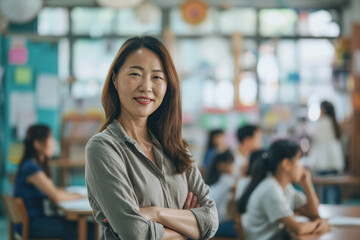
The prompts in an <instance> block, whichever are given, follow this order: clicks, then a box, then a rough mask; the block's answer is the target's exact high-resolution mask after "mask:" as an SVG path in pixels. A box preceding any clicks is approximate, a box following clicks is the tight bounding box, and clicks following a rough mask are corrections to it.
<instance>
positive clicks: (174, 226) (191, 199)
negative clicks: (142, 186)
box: [104, 192, 200, 240]
mask: <svg viewBox="0 0 360 240" xmlns="http://www.w3.org/2000/svg"><path fill="white" fill-rule="evenodd" d="M198 207H200V205H199V204H198V203H197V196H196V195H194V194H193V193H192V192H189V193H188V196H187V199H186V201H185V204H184V207H183V209H170V208H161V207H145V208H140V212H141V214H142V215H143V216H144V217H145V218H146V219H148V220H151V221H155V222H157V223H160V224H162V225H163V226H164V227H165V232H164V236H163V238H162V239H163V240H167V239H174V240H177V239H181V240H182V239H187V238H188V237H189V238H192V239H199V238H200V229H199V226H198V224H197V221H196V218H195V216H194V214H193V213H192V212H191V211H189V209H191V208H198ZM104 222H105V223H107V222H108V220H107V219H104Z"/></svg>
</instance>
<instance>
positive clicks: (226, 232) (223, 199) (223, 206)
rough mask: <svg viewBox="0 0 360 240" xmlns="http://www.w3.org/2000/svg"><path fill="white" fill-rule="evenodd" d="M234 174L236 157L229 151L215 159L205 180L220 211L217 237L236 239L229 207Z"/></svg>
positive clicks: (219, 154)
mask: <svg viewBox="0 0 360 240" xmlns="http://www.w3.org/2000/svg"><path fill="white" fill-rule="evenodd" d="M233 173H234V156H233V154H232V153H231V151H229V150H227V151H225V152H222V153H218V154H217V155H216V156H215V157H214V159H213V161H212V163H211V165H210V169H209V172H208V175H207V178H206V180H205V182H206V184H208V185H209V186H210V198H212V199H214V201H215V203H216V208H217V210H218V217H219V228H218V231H217V232H216V234H215V236H217V237H220V236H221V237H236V231H235V227H234V221H232V219H231V218H230V216H229V215H228V207H229V206H228V205H229V203H230V200H231V199H232V195H233V194H232V193H233V192H234V191H233V188H234V183H235V181H234V180H235V178H234V176H233Z"/></svg>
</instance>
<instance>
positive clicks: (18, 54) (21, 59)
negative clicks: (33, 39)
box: [9, 48, 28, 65]
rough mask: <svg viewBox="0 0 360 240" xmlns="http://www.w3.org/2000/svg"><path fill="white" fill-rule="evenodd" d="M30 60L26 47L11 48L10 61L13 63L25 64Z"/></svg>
mask: <svg viewBox="0 0 360 240" xmlns="http://www.w3.org/2000/svg"><path fill="white" fill-rule="evenodd" d="M27 61H28V50H27V49H26V48H11V49H10V51H9V63H10V64H11V65H24V64H26V63H27Z"/></svg>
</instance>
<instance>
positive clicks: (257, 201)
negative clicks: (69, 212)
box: [238, 140, 330, 240]
mask: <svg viewBox="0 0 360 240" xmlns="http://www.w3.org/2000/svg"><path fill="white" fill-rule="evenodd" d="M300 157H301V151H300V147H299V146H298V145H297V144H296V143H294V142H291V141H289V140H279V141H276V142H274V143H273V144H272V145H271V146H270V149H269V151H268V152H267V154H262V155H261V158H262V159H261V160H260V161H257V162H256V166H255V168H254V171H253V174H252V179H251V182H250V183H249V185H248V187H247V188H246V190H245V192H244V194H243V195H242V197H241V198H240V200H239V201H238V211H239V212H240V214H241V215H242V216H241V222H242V227H243V230H244V233H245V235H246V239H247V240H265V239H281V237H280V236H282V234H283V233H284V231H283V229H284V228H283V226H285V228H286V229H288V230H289V231H292V232H294V233H295V234H297V235H300V234H311V233H323V232H326V231H329V229H330V225H329V223H328V222H327V220H324V219H321V218H320V217H319V211H318V205H319V201H318V199H317V197H316V194H315V191H314V188H313V185H312V182H311V178H310V174H309V172H308V171H306V170H305V169H304V168H303V166H302V165H301V163H300ZM295 182H296V183H299V184H301V185H302V187H303V188H304V191H305V194H306V195H304V194H303V193H301V192H299V191H297V190H295V188H294V187H293V186H292V185H291V183H295ZM295 211H296V212H298V213H299V214H301V215H304V216H306V217H308V218H309V219H310V221H309V222H296V221H295V219H294V212H295Z"/></svg>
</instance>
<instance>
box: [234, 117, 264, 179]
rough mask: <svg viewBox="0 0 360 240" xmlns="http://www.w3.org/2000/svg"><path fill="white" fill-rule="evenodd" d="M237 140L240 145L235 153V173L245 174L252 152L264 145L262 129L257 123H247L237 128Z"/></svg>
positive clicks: (237, 174)
mask: <svg viewBox="0 0 360 240" xmlns="http://www.w3.org/2000/svg"><path fill="white" fill-rule="evenodd" d="M237 140H238V142H239V145H238V147H237V149H236V153H235V175H236V176H244V175H245V173H246V171H247V169H248V165H249V163H248V158H249V156H250V154H251V153H252V152H253V151H255V150H258V149H260V148H261V146H262V132H261V129H260V128H259V127H258V126H256V125H250V124H249V125H245V126H243V127H241V128H239V129H238V130H237Z"/></svg>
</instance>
